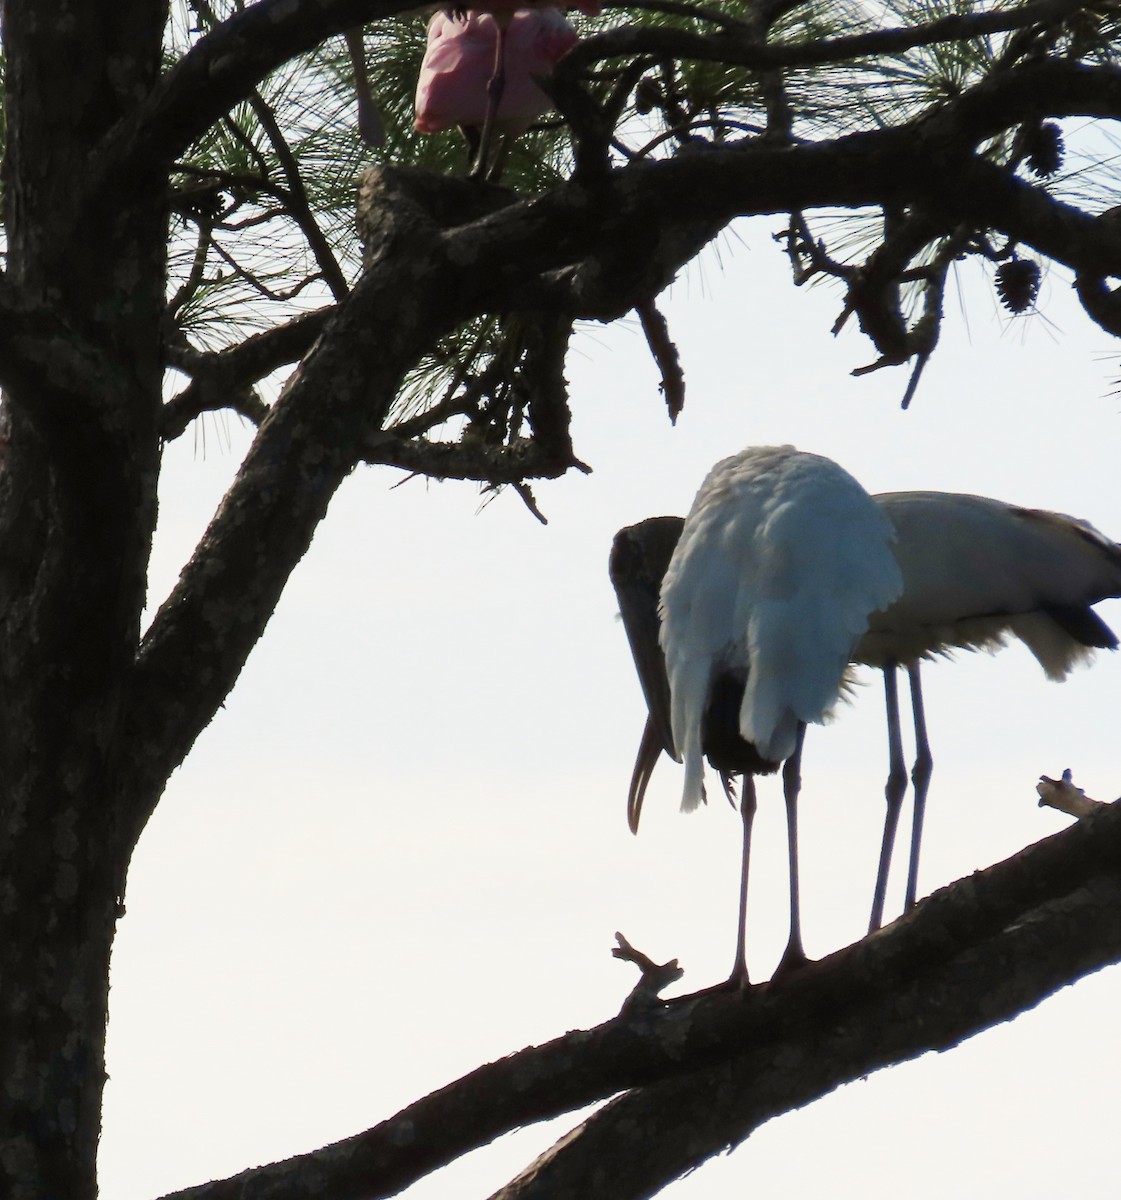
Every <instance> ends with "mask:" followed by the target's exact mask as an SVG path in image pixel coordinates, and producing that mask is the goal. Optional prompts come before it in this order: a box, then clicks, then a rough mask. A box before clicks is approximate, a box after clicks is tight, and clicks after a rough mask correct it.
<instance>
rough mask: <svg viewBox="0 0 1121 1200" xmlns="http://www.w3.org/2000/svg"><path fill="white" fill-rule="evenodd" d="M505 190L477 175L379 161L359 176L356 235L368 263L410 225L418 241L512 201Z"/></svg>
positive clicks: (513, 195)
mask: <svg viewBox="0 0 1121 1200" xmlns="http://www.w3.org/2000/svg"><path fill="white" fill-rule="evenodd" d="M519 199H520V197H519V196H518V195H517V194H516V193H515V192H511V191H510V190H509V189H508V188H504V187H499V186H498V185H497V184H493V183H487V182H486V181H485V180H481V179H463V178H460V177H458V176H454V175H438V174H436V173H435V172H433V171H424V170H421V169H420V168H418V167H401V166H389V165H385V164H379V165H378V166H374V167H371V168H370V169H369V170H367V171H364V172H363V173H362V174H361V175H360V176H359V177H358V202H357V223H358V235H359V237H360V238H361V239H362V245H363V248H364V250H365V262H366V265H367V266H368V265H369V264H370V262H371V261H372V260H373V259H374V258H376V257H377V255H378V253H379V252H380V250H381V248H382V246H383V245H384V244H385V242H386V241H387V239H389V238H390V237H397V236H400V234H401V232H402V231H403V229H408V230H409V231H410V232H411V234H412V235H414V236H416V237H417V238H418V239H419V241H418V244H419V245H423V244H424V241H423V239H424V237H425V236H426V235H427V236H429V237H431V238H436V237H437V236H438V235H439V234H440V233H442V232H444V231H446V230H448V229H454V228H456V227H457V226H459V225H467V224H470V223H471V222H472V221H477V220H479V218H480V217H485V216H488V215H489V214H490V213H493V212H497V211H498V210H499V209H502V208H506V207H508V206H509V205H511V204H516V203H517V202H518V201H519Z"/></svg>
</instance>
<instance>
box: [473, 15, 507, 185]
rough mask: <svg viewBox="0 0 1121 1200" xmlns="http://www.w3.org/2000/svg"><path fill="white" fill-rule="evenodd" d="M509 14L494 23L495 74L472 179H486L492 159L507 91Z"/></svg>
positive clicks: (488, 87) (489, 81) (490, 82)
mask: <svg viewBox="0 0 1121 1200" xmlns="http://www.w3.org/2000/svg"><path fill="white" fill-rule="evenodd" d="M510 15H511V14H509V13H505V14H499V13H494V14H493V16H494V23H495V24H496V25H497V26H498V37H497V39H496V40H495V43H494V72H493V74H492V75H491V77H490V79H489V80H488V82H487V115H486V119H485V120H484V121H483V131H482V133H480V134H479V149H478V153H477V154H476V155H475V165H474V166H473V167H472V168H471V178H472V179H484V178H486V173H487V159H488V158H489V157H490V143H491V141H492V139H493V136H494V122H495V118H496V117H497V116H498V106H499V105H500V104H501V103H502V93H503V92H504V91H505V90H506V27H507V25H508V24H509V23H510Z"/></svg>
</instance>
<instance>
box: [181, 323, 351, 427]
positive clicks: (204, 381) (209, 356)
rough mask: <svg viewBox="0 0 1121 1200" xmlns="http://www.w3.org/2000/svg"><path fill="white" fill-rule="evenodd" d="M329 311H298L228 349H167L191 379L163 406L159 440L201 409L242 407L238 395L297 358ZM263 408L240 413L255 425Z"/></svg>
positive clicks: (195, 415)
mask: <svg viewBox="0 0 1121 1200" xmlns="http://www.w3.org/2000/svg"><path fill="white" fill-rule="evenodd" d="M334 311H335V310H334V308H333V307H330V308H321V309H318V310H316V311H315V312H309V313H302V314H301V315H300V316H298V317H293V318H292V320H291V321H286V322H285V323H284V324H283V325H277V326H275V327H274V328H272V329H267V330H265V331H264V332H263V333H256V334H253V336H252V337H248V338H246V339H245V341H243V342H239V343H238V344H237V345H236V346H231V347H230V348H229V349H228V350H218V351H214V352H212V353H200V352H198V351H195V350H187V349H183V348H174V347H172V348H169V351H168V361H169V364H170V365H172V366H174V367H178V368H179V370H181V371H184V372H185V373H186V374H188V375H190V376H191V382H190V383H189V384H188V385H187V386H186V387H185V388H184V389H183V390H182V391H181V392H179V393H178V395H176V396H173V397H172V398H171V399H170V400H169V401H168V402H167V403H166V404H165V405H164V407H163V420H162V422H161V426H160V433H161V435H162V436H163V439H164V441H168V442H170V441H174V439H175V438H177V437H178V436H179V435H180V434H181V433H182V432H183V430H184V429H186V428H187V426H188V425H189V424H190V423H191V421H193V420H194V418H195V417H197V416H198V415H199V414H200V413H204V412H215V411H217V410H218V409H222V408H231V407H232V408H235V409H237V411H239V412H240V411H242V409H241V407H239V401H238V397H239V396H241V397H244V396H245V394H246V393H248V392H250V391H251V390H252V387H253V385H254V384H255V383H258V382H259V381H260V380H262V379H264V377H265V376H266V375H270V374H271V373H272V372H273V371H276V370H278V369H279V368H280V367H283V366H286V365H287V364H288V363H294V362H298V361H299V360H300V359H301V358H302V357H303V356H304V355H305V354H306V353H307V352H308V351H309V350H310V349H311V347H312V345H313V344H314V342H315V339H316V338H317V337H319V335H320V333H322V331H323V327H324V325H325V324H326V323H327V320H328V319H329V318H330V316H331V314H332V313H333V312H334ZM266 412H267V409H265V410H263V411H262V410H261V409H259V408H257V407H256V406H254V407H253V408H251V409H250V410H248V411H246V412H245V413H244V415H245V416H248V417H249V418H250V419H251V420H254V421H255V422H256V423H258V424H259V423H260V422H261V421H262V420H263V419H264V416H265V413H266Z"/></svg>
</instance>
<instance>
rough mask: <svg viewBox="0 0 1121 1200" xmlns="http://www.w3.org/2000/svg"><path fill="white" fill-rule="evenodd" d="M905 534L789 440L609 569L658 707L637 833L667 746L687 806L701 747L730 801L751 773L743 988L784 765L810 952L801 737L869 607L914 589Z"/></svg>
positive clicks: (698, 777) (826, 697) (624, 549)
mask: <svg viewBox="0 0 1121 1200" xmlns="http://www.w3.org/2000/svg"><path fill="white" fill-rule="evenodd" d="M893 538H894V533H893V530H892V528H891V523H890V522H889V521H888V520H887V519H886V517H885V516H884V514H883V513H882V511H881V510H880V509H879V508H878V507H877V505H876V504H875V503H874V502H873V500H872V499H871V497H870V496H869V495H868V493H867V492H865V491H864V489H863V488H862V487H861V486H860V484H858V483H857V482H856V480H855V479H853V478H852V476H851V475H849V474H848V473H847V472H846V471H844V470H842V468H841V467H839V466H838V465H837V464H836V463H834V462H832V461H830V460H829V459H827V458H821V457H819V456H818V455H815V454H804V453H801V452H799V451H797V450H795V449H794V448H793V447H792V446H779V447H773V446H763V447H750V448H748V449H747V450H744V451H743V452H742V453H740V454H737V455H733V456H732V457H731V458H727V459H724V460H722V461H721V462H719V463H717V464H716V466H715V467H713V469H712V470H711V471H710V472H709V474H708V476H707V478H706V479H705V481H704V483H703V484H702V485H701V488H700V491H698V493H697V496H696V499H695V500H694V501H693V506H692V508H691V509H690V512H689V515H688V516H687V517H686V518H685V520H684V522H682V523H680V525H679V524H678V519H676V518H672V517H669V518H654V519H653V520H652V521H648V522H644V523H643V524H642V525H641V526H636V527H633V528H631V529H625V530H623V531H621V532H620V534H619V535H618V536H617V537H616V539H615V544H614V547H613V549H612V555H611V564H610V569H611V576H612V580H613V582H614V583H615V587H616V591H617V594H618V597H619V606H620V610H621V612H622V616H623V622H624V625H625V628H626V631H627V635H628V637H629V639H630V642H631V648H632V651H633V653H634V658H635V662H636V664H637V667H638V673H639V679H640V681H641V682H642V685H643V690H644V691H645V693H646V697H647V703H648V706H649V709H650V721H649V722H648V724H647V730H646V733H645V734H644V735H643V743H642V747H641V748H640V751H639V761H638V762H637V763H636V765H635V775H634V777H633V778H632V781H631V791H630V796H629V798H628V816H629V818H630V821H631V825H632V828H634V827H636V826H637V823H638V816H639V812H640V809H641V805H642V796H643V793H644V791H645V787H646V783H647V781H648V780H649V775H650V770H651V769H652V768H653V764H654V762H655V761H656V759H657V756H658V754H659V753H660V751H661V750H662V749H665V750H667V751H669V753H671V754H672V755H673V756H674V757H675V758H677V759H678V760H679V761H684V763H685V786H684V793H683V796H682V805H681V807H682V809H683V810H685V811H690V810H692V809H694V808H696V807H697V806H698V805H699V804H700V802H701V800H702V799H703V798H704V783H703V770H704V768H703V761H702V760H703V758H705V757H707V758H708V760H709V762H710V763H711V764H712V766H713V767H714V768H715V769H716V770H717V771H718V772H719V773H720V777H721V779H722V781H723V783H724V787H725V791H726V792H727V793H728V796H729V799H731V798H732V787H731V779H732V777H733V776H735V775H740V776H742V780H743V782H742V797H741V800H740V812H741V818H742V822H743V860H742V869H741V877H740V907H739V921H738V926H737V938H736V963H735V967H734V968H733V971H732V976H731V981H732V982H734V983H738V984H745V983H746V982H747V965H746V956H745V942H746V934H745V926H746V899H747V878H748V864H749V859H750V850H751V824H752V819H753V817H754V814H755V803H756V800H755V784H754V776H755V775H758V774H769V773H771V772H773V771H775V770H777V768H778V765H779V763H781V762H785V764H786V766H785V768H784V770H783V793H784V795H785V798H786V809H787V845H788V856H789V870H790V937H789V940H788V942H787V947H786V950H785V951H784V953H783V957H782V960H781V962H780V964H779V969H780V970H784V969H789V968H791V967H793V966H796V965H798V964H799V963H802V962H804V961H805V952H804V950H803V949H802V938H801V926H800V919H799V904H798V864H797V798H798V791H799V788H800V783H801V781H800V771H799V762H800V758H801V749H802V740H803V737H804V734H805V727H806V724H807V722H810V721H813V722H821V721H823V720H824V719H825V718H826V716H827V714H828V713H829V711H830V709H831V708H832V707H833V705H834V704H835V703H836V702H837V699H838V697H839V695H840V692H841V687H842V683H843V681H844V676H845V671H846V668H847V665H848V662H849V659H850V657H851V655H852V651H853V647H854V646H855V645H856V642H857V640H858V639H859V638H860V636H861V635H862V634H863V633H864V632H865V631H866V629H867V628H868V618H869V616H870V614H871V613H872V612H874V611H876V610H878V609H883V608H886V607H888V606H889V605H890V604H891V602H892V601H893V600H894V599H895V598H896V597H897V596H898V595H899V594H900V592H901V590H902V578H901V576H900V572H899V567H898V566H897V564H896V561H895V558H894V557H893V555H892V552H891V542H892V540H893ZM659 592H660V604H659ZM659 616H660V619H659ZM659 627H660V628H659ZM663 656H664V657H663Z"/></svg>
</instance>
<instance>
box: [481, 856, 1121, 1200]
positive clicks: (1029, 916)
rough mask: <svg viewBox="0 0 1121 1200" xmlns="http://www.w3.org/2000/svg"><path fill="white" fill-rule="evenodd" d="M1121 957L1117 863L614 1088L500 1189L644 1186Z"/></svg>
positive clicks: (582, 1198) (614, 1197) (590, 1199)
mask: <svg viewBox="0 0 1121 1200" xmlns="http://www.w3.org/2000/svg"><path fill="white" fill-rule="evenodd" d="M967 883H968V881H966V882H965V883H963V884H961V885H958V886H961V887H964V886H966V885H967ZM1119 958H1121V879H1119V878H1118V877H1117V875H1116V873H1115V872H1113V871H1105V872H1101V873H1098V874H1096V875H1094V876H1092V877H1091V878H1090V879H1089V880H1088V881H1087V883H1086V884H1085V886H1083V887H1081V888H1079V889H1078V890H1077V891H1075V892H1073V893H1071V894H1070V895H1067V896H1062V897H1060V898H1058V899H1056V900H1054V901H1053V902H1051V903H1048V904H1044V905H1041V906H1040V907H1038V908H1036V909H1032V910H1030V911H1027V912H1025V913H1024V914H1023V915H1022V916H1021V917H1019V918H1018V919H1017V920H1016V922H1015V923H1014V924H1012V925H1010V926H1009V927H1008V928H1007V929H1005V930H1003V931H1002V932H1001V933H1000V934H999V935H997V936H995V937H992V938H990V939H988V940H987V941H984V942H978V943H976V944H973V945H970V946H969V947H968V948H966V949H963V950H962V951H961V953H959V954H956V955H955V956H953V957H952V958H951V959H950V960H948V961H947V962H945V963H939V964H938V965H937V966H936V967H934V968H933V969H931V970H929V971H925V972H924V971H919V972H916V973H915V975H914V976H912V977H910V978H908V979H906V980H903V981H900V983H899V986H898V987H895V988H892V989H890V990H889V989H884V990H883V991H882V992H881V993H879V994H878V995H876V996H869V997H868V998H867V999H865V1000H864V1001H863V1002H861V1003H859V1004H855V1005H852V1006H848V1005H842V1006H840V1007H839V1008H838V1010H837V1011H836V1012H834V1013H833V1014H826V1013H823V1014H820V1015H816V1016H815V1018H814V1019H812V1020H810V1021H807V1022H806V1026H805V1027H804V1028H802V1029H792V1030H790V1031H789V1032H784V1033H782V1034H780V1035H779V1036H777V1037H775V1038H773V1039H768V1040H767V1041H766V1042H764V1043H762V1044H760V1045H757V1046H754V1047H752V1048H751V1049H750V1050H748V1052H747V1053H744V1054H741V1055H738V1056H737V1057H735V1058H733V1059H731V1060H730V1061H728V1062H726V1063H722V1064H721V1065H719V1066H717V1067H715V1068H713V1069H711V1070H707V1071H698V1072H695V1073H693V1074H691V1075H687V1076H684V1077H683V1078H679V1079H670V1080H667V1081H665V1082H663V1083H659V1084H656V1085H654V1086H653V1087H649V1088H640V1089H637V1090H636V1091H634V1092H630V1093H628V1094H627V1095H625V1096H622V1097H620V1098H619V1099H617V1100H614V1101H612V1102H611V1103H610V1104H608V1105H607V1106H606V1107H605V1108H603V1109H602V1110H600V1111H599V1112H598V1113H596V1114H595V1115H594V1116H592V1117H590V1118H589V1119H588V1120H587V1121H585V1122H584V1124H583V1125H581V1126H580V1127H579V1129H577V1130H575V1131H574V1132H573V1133H570V1134H568V1135H567V1136H566V1137H565V1138H564V1139H563V1140H562V1141H561V1142H558V1143H557V1145H556V1146H554V1147H553V1149H552V1150H550V1151H548V1152H547V1153H546V1154H544V1155H542V1156H541V1158H539V1159H538V1160H537V1161H536V1162H534V1163H533V1164H532V1165H531V1166H530V1167H528V1168H527V1169H526V1170H525V1171H524V1172H523V1173H522V1174H521V1175H519V1176H518V1178H517V1179H515V1180H513V1181H512V1182H511V1183H510V1184H509V1185H507V1186H506V1187H504V1188H502V1189H500V1190H499V1191H498V1192H497V1193H495V1195H494V1196H493V1197H492V1200H546V1198H548V1200H569V1198H571V1200H596V1198H597V1197H602V1198H603V1200H644V1198H645V1197H648V1196H652V1195H653V1194H654V1193H655V1192H657V1191H659V1190H660V1189H661V1188H663V1187H664V1186H665V1185H666V1184H668V1183H671V1182H673V1180H675V1179H678V1178H680V1177H681V1176H682V1175H684V1174H686V1173H687V1172H688V1171H690V1170H692V1169H693V1168H695V1167H698V1166H700V1165H701V1164H702V1163H703V1162H705V1161H706V1160H707V1159H709V1158H711V1157H713V1156H714V1155H716V1154H720V1153H724V1152H726V1151H728V1150H730V1149H732V1148H733V1147H735V1146H737V1145H739V1144H740V1143H741V1142H743V1141H744V1140H745V1139H746V1138H747V1137H748V1136H749V1135H750V1134H751V1133H752V1132H754V1130H755V1129H757V1128H758V1127H759V1126H760V1125H762V1124H764V1123H765V1122H766V1121H768V1120H770V1119H771V1118H773V1117H774V1116H776V1115H778V1114H780V1113H785V1112H789V1111H791V1110H792V1109H795V1108H800V1107H802V1106H803V1105H805V1104H809V1103H811V1102H812V1101H814V1100H817V1099H820V1098H821V1097H822V1096H824V1095H825V1094H827V1093H828V1092H830V1091H832V1090H833V1089H834V1088H836V1087H839V1086H840V1085H841V1084H844V1083H851V1082H853V1081H854V1080H857V1079H861V1078H863V1077H865V1076H867V1075H870V1074H871V1073H872V1072H873V1071H877V1070H880V1069H882V1068H884V1067H888V1066H893V1065H894V1064H895V1063H899V1062H905V1061H907V1060H908V1059H911V1058H915V1057H917V1056H918V1055H920V1054H923V1053H925V1052H927V1051H930V1050H937V1051H942V1050H949V1049H951V1048H952V1047H954V1046H956V1045H957V1044H958V1043H959V1042H961V1041H963V1040H965V1039H966V1038H968V1037H972V1036H974V1035H976V1034H977V1033H978V1032H980V1031H981V1030H982V1029H985V1028H988V1027H989V1026H991V1025H995V1024H997V1023H998V1022H1001V1021H1008V1020H1012V1019H1014V1018H1015V1017H1016V1016H1018V1015H1019V1014H1020V1013H1022V1012H1023V1011H1025V1010H1026V1009H1029V1008H1032V1007H1034V1006H1035V1005H1036V1004H1038V1003H1039V1002H1040V1001H1041V1000H1042V999H1044V998H1045V997H1046V996H1048V995H1050V994H1051V993H1053V992H1055V991H1058V990H1059V989H1060V988H1062V987H1065V986H1067V985H1069V984H1070V983H1071V982H1072V981H1073V980H1076V979H1078V978H1081V977H1082V976H1083V975H1086V974H1089V973H1090V972H1092V971H1096V970H1099V969H1100V968H1101V967H1103V966H1106V965H1108V964H1109V963H1112V962H1115V961H1117V959H1119ZM790 999H791V1002H792V1003H795V1004H796V1003H797V998H796V997H795V996H791V997H790ZM916 1030H923V1031H924V1033H923V1035H921V1036H919V1037H916V1036H915V1031H916Z"/></svg>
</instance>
